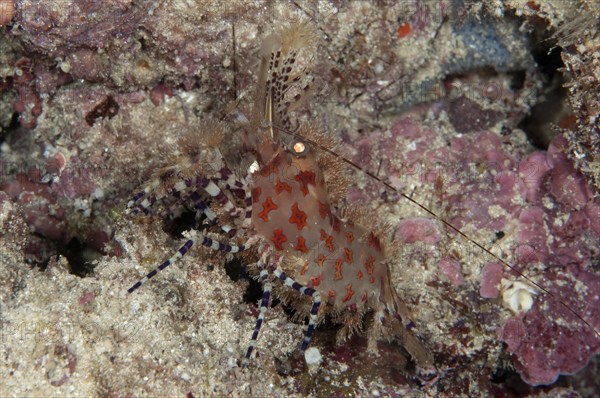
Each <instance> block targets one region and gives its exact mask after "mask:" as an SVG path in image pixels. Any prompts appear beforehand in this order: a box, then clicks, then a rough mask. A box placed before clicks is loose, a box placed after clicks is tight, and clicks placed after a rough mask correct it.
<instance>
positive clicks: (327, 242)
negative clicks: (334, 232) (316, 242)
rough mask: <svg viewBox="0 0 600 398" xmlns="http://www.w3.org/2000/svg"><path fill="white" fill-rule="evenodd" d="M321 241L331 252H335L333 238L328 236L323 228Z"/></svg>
mask: <svg viewBox="0 0 600 398" xmlns="http://www.w3.org/2000/svg"><path fill="white" fill-rule="evenodd" d="M320 232H321V240H324V241H325V247H327V248H328V249H329V251H330V252H332V251H333V236H331V235H328V234H327V232H325V230H324V229H323V228H321V231H320Z"/></svg>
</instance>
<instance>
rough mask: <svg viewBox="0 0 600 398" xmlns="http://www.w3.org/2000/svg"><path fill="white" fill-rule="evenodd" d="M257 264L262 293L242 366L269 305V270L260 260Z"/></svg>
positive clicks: (244, 364) (246, 360)
mask: <svg viewBox="0 0 600 398" xmlns="http://www.w3.org/2000/svg"><path fill="white" fill-rule="evenodd" d="M258 266H259V268H260V280H261V283H262V287H263V295H262V300H261V302H260V309H259V312H258V318H256V326H255V327H254V332H253V333H252V339H250V344H249V345H248V351H246V356H245V357H244V359H243V360H242V367H244V368H245V367H246V366H248V361H249V360H250V355H252V350H254V345H255V344H256V340H257V339H258V333H259V332H260V328H261V326H262V324H263V321H264V319H265V313H266V312H267V308H268V307H269V300H270V299H271V289H272V287H273V286H272V285H271V281H270V280H269V272H268V271H267V270H266V268H265V267H264V263H263V262H262V261H259V262H258Z"/></svg>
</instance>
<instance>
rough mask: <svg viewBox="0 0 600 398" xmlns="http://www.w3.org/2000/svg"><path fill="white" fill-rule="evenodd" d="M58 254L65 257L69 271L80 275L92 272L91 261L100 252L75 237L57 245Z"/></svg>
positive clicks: (92, 264) (87, 274) (92, 265)
mask: <svg viewBox="0 0 600 398" xmlns="http://www.w3.org/2000/svg"><path fill="white" fill-rule="evenodd" d="M58 254H60V255H61V256H65V257H66V258H67V260H68V261H69V266H70V271H71V273H72V274H74V275H77V276H80V277H86V276H89V275H91V274H92V273H93V272H94V263H93V261H94V260H95V259H96V258H97V257H98V256H100V253H98V252H96V251H95V250H94V249H91V248H89V247H87V245H86V244H85V243H82V242H80V241H79V240H78V239H77V238H73V239H71V241H70V242H69V243H68V244H67V245H64V246H59V247H58Z"/></svg>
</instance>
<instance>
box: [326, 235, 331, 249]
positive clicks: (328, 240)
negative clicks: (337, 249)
mask: <svg viewBox="0 0 600 398" xmlns="http://www.w3.org/2000/svg"><path fill="white" fill-rule="evenodd" d="M325 247H327V248H328V249H329V251H330V252H332V251H333V236H331V235H329V236H328V237H327V239H325Z"/></svg>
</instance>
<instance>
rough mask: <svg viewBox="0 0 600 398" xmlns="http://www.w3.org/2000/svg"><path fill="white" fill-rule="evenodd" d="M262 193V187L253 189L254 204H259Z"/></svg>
mask: <svg viewBox="0 0 600 398" xmlns="http://www.w3.org/2000/svg"><path fill="white" fill-rule="evenodd" d="M261 192H262V190H261V189H260V187H256V188H252V203H258V200H259V199H260V194H261Z"/></svg>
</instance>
